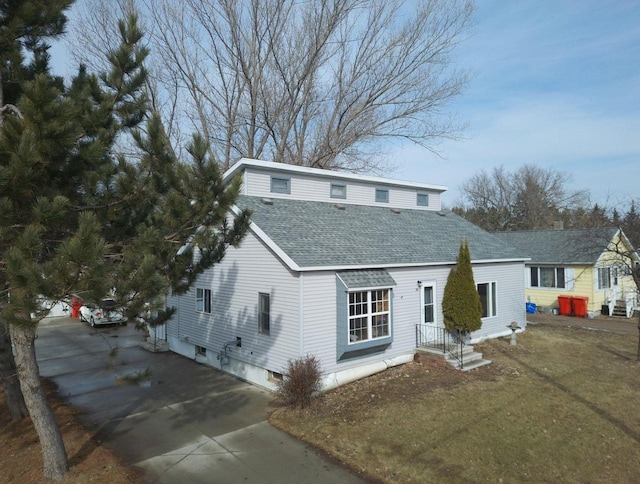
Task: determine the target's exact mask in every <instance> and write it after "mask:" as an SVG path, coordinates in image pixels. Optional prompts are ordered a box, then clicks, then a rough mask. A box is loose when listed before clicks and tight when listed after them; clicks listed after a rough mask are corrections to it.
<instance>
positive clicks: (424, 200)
mask: <svg viewBox="0 0 640 484" xmlns="http://www.w3.org/2000/svg"><path fill="white" fill-rule="evenodd" d="M417 204H418V206H420V207H428V206H429V195H428V194H427V193H418V200H417Z"/></svg>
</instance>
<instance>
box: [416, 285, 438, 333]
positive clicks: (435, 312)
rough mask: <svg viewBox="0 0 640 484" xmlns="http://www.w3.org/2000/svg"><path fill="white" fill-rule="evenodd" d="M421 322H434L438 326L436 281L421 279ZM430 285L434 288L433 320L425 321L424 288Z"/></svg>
mask: <svg viewBox="0 0 640 484" xmlns="http://www.w3.org/2000/svg"><path fill="white" fill-rule="evenodd" d="M419 286H420V324H433V325H434V326H438V309H437V308H438V288H437V283H436V281H420V283H419ZM426 287H430V288H432V289H433V322H431V323H425V322H424V289H425V288H426Z"/></svg>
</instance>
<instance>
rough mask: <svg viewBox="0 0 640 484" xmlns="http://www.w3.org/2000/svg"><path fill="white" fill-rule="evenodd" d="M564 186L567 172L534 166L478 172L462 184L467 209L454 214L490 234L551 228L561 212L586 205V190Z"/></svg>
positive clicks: (461, 209)
mask: <svg viewBox="0 0 640 484" xmlns="http://www.w3.org/2000/svg"><path fill="white" fill-rule="evenodd" d="M567 183H568V176H567V174H566V173H563V172H559V171H556V170H553V169H551V168H550V169H544V168H541V167H538V166H535V165H524V166H522V167H521V168H519V169H518V170H516V171H514V172H509V171H507V170H505V169H504V167H502V166H501V167H496V168H494V169H493V170H492V171H491V173H487V172H486V171H485V170H481V171H480V172H479V173H477V174H475V175H473V176H472V177H471V178H470V179H469V180H467V181H466V182H465V183H464V184H463V185H462V194H463V197H464V202H463V205H465V206H466V208H457V209H456V211H457V212H458V213H460V214H461V215H463V216H465V217H466V218H467V219H468V220H470V221H471V222H473V223H475V224H476V225H478V226H480V227H482V228H484V229H485V230H489V231H505V230H536V229H545V228H551V227H553V223H554V222H555V221H556V220H559V219H560V213H561V212H562V211H563V210H566V209H575V208H577V207H582V206H584V205H585V204H586V203H587V202H588V199H589V194H588V192H587V191H586V190H582V191H572V190H569V189H568V188H567Z"/></svg>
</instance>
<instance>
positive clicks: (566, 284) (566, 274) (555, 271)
mask: <svg viewBox="0 0 640 484" xmlns="http://www.w3.org/2000/svg"><path fill="white" fill-rule="evenodd" d="M534 268H535V269H537V270H538V285H537V286H534V285H533V282H532V280H531V269H534ZM540 269H553V283H554V286H553V287H547V286H541V285H540V279H541V277H540ZM558 269H562V270H563V271H564V286H562V287H558ZM527 271H528V272H529V274H528V279H527V280H528V282H529V288H530V289H542V290H545V291H549V290H550V291H557V290H558V289H564V290H570V289H571V288H570V283H569V280H568V279H569V271H568V268H567V267H565V266H549V265H541V266H535V265H532V266H529V267H527Z"/></svg>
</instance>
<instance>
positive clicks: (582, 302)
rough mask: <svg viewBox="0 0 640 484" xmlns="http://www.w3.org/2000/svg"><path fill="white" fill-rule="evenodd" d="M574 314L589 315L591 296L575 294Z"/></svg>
mask: <svg viewBox="0 0 640 484" xmlns="http://www.w3.org/2000/svg"><path fill="white" fill-rule="evenodd" d="M572 303H573V315H574V316H575V317H577V318H586V317H587V316H589V311H588V307H589V298H588V297H587V296H573V298H572Z"/></svg>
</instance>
